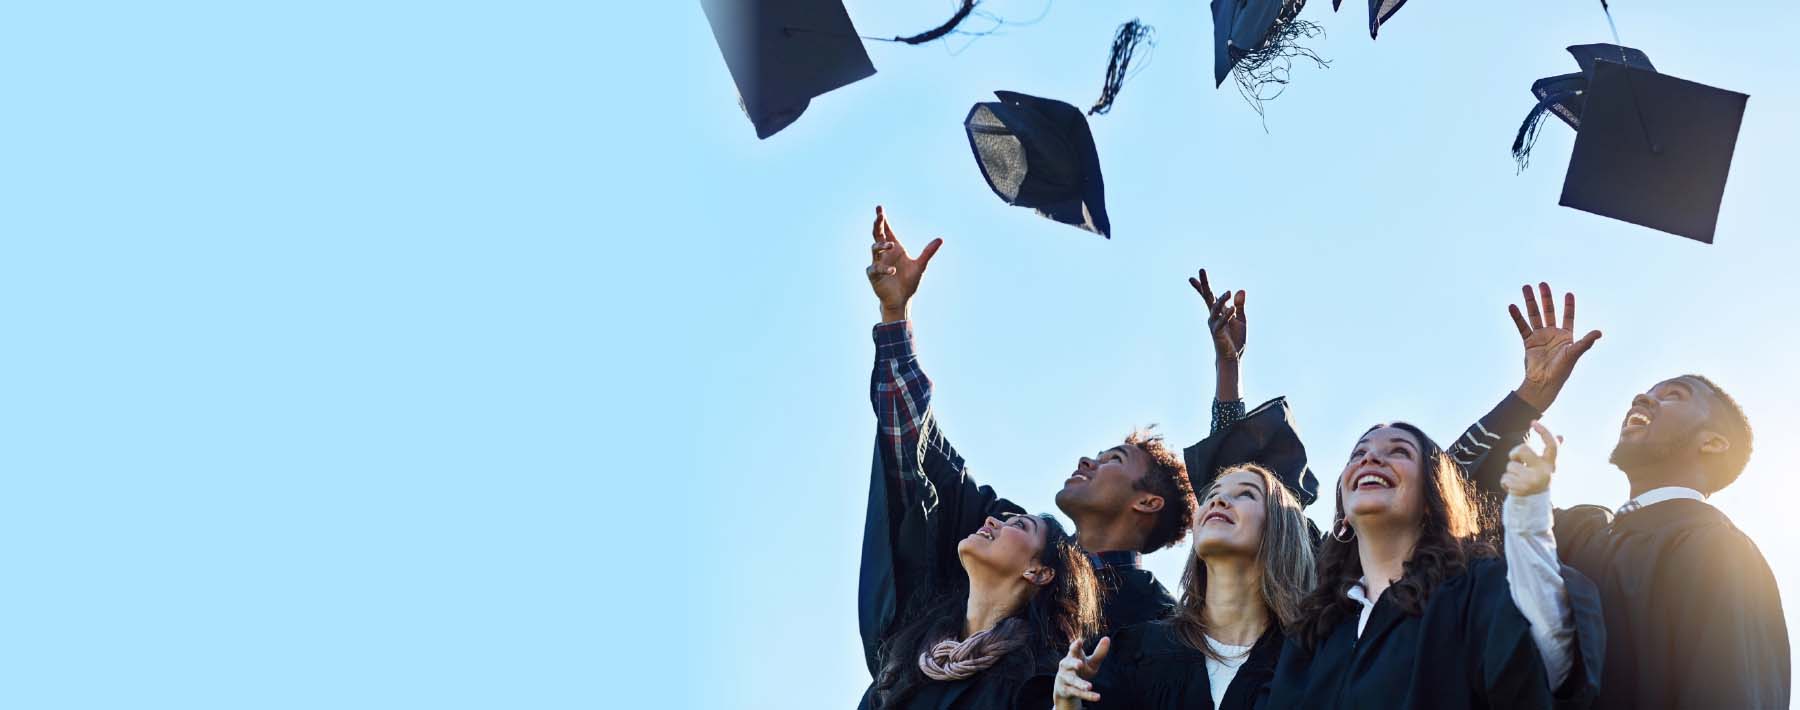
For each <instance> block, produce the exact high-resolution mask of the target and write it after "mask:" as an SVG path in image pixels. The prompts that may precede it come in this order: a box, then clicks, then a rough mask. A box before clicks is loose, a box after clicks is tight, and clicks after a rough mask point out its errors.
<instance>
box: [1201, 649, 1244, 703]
mask: <svg viewBox="0 0 1800 710" xmlns="http://www.w3.org/2000/svg"><path fill="white" fill-rule="evenodd" d="M1206 645H1208V646H1211V647H1212V650H1213V653H1217V654H1219V655H1220V656H1223V657H1224V658H1225V660H1222V661H1221V660H1216V659H1214V658H1212V657H1210V656H1208V657H1207V659H1206V683H1207V685H1208V686H1210V687H1211V689H1212V699H1213V707H1215V708H1216V707H1219V706H1220V705H1221V704H1223V703H1224V702H1225V690H1226V689H1227V688H1229V687H1231V679H1232V678H1236V677H1237V672H1238V669H1239V668H1242V667H1243V666H1244V661H1247V660H1249V659H1250V648H1251V647H1250V646H1233V645H1231V644H1228V643H1219V640H1218V639H1215V638H1213V637H1211V636H1208V637H1206Z"/></svg>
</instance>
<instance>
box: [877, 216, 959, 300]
mask: <svg viewBox="0 0 1800 710" xmlns="http://www.w3.org/2000/svg"><path fill="white" fill-rule="evenodd" d="M874 238H875V240H874V243H873V244H871V245H870V246H869V251H870V260H869V267H868V268H867V269H865V272H867V273H868V276H869V287H870V288H872V289H874V290H875V298H876V299H878V300H880V301H881V320H882V322H884V323H885V322H892V321H897V320H906V317H907V304H908V303H909V302H911V301H912V297H913V294H914V293H917V292H918V290H919V279H920V278H921V277H923V276H924V275H925V267H926V266H927V265H929V264H930V263H931V257H932V255H934V254H936V253H937V250H938V247H941V246H943V245H944V240H943V239H933V240H931V243H930V244H926V245H925V249H924V250H922V251H920V252H919V255H918V256H917V257H914V256H912V255H910V254H908V253H907V251H906V247H905V246H904V245H902V244H900V238H899V237H898V236H895V235H894V228H893V227H892V226H890V225H889V224H888V221H887V214H886V213H884V212H883V211H882V209H881V206H880V205H877V206H876V207H875V228H874Z"/></svg>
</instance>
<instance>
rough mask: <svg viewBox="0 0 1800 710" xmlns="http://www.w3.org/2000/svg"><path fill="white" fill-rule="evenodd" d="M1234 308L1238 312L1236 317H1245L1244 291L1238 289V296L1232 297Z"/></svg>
mask: <svg viewBox="0 0 1800 710" xmlns="http://www.w3.org/2000/svg"><path fill="white" fill-rule="evenodd" d="M1232 308H1233V309H1234V310H1236V311H1237V313H1236V317H1238V318H1242V317H1244V290H1243V289H1241V288H1240V289H1238V292H1237V295H1235V296H1233V297H1232Z"/></svg>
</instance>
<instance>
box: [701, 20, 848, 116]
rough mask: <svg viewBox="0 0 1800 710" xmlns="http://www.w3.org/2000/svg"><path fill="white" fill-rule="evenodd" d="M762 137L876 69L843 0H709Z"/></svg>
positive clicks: (733, 74)
mask: <svg viewBox="0 0 1800 710" xmlns="http://www.w3.org/2000/svg"><path fill="white" fill-rule="evenodd" d="M701 6H702V7H703V8H704V9H705V10H706V20H707V22H709V23H711V24H712V29H713V37H714V38H715V39H717V40H718V42H719V51H720V52H722V53H723V54H724V55H725V65H726V66H727V67H729V68H730V69H731V79H732V81H734V82H736V83H737V89H738V96H739V97H741V98H742V99H743V102H744V113H747V114H749V115H750V123H752V124H754V125H755V126H756V137H757V138H768V137H769V136H772V135H775V133H776V132H778V131H780V130H781V129H783V128H787V126H788V124H790V123H793V122H794V119H797V118H799V117H800V114H801V113H803V112H805V111H806V106H807V104H808V103H810V102H811V101H812V98H813V97H815V96H819V95H821V94H824V93H825V92H828V91H831V90H832V89H836V88H838V87H840V86H844V85H846V84H850V83H852V82H855V81H858V80H861V79H864V78H867V77H869V76H871V75H873V74H874V73H875V66H874V65H873V64H870V63H869V55H868V53H867V52H865V51H863V45H862V38H861V37H858V36H857V34H856V27H855V26H854V25H851V24H850V15H849V14H848V13H846V12H845V11H844V3H843V2H842V1H841V0H701Z"/></svg>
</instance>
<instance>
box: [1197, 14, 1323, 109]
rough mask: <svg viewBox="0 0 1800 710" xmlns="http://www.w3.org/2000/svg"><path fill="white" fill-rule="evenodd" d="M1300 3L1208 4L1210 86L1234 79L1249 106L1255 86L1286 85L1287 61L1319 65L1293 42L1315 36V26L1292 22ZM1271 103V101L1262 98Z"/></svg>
mask: <svg viewBox="0 0 1800 710" xmlns="http://www.w3.org/2000/svg"><path fill="white" fill-rule="evenodd" d="M1305 6H1306V0H1212V14H1213V86H1214V87H1215V88H1216V87H1218V86H1220V85H1222V84H1224V83H1225V77H1227V76H1231V75H1233V74H1235V75H1236V76H1237V78H1238V86H1239V88H1240V89H1241V90H1242V91H1243V93H1244V95H1245V96H1246V97H1247V98H1250V99H1251V100H1252V103H1255V102H1256V101H1257V100H1260V99H1261V98H1264V97H1262V96H1261V91H1260V87H1262V86H1263V85H1266V84H1286V83H1287V68H1288V65H1289V62H1288V61H1287V60H1289V59H1290V58H1292V57H1305V58H1308V59H1311V60H1313V61H1314V62H1317V63H1318V64H1319V65H1321V66H1323V65H1324V64H1325V61H1324V60H1323V59H1320V58H1319V56H1318V55H1317V54H1314V53H1313V52H1312V50H1309V49H1306V48H1304V47H1300V46H1298V45H1297V44H1296V42H1297V41H1298V40H1299V39H1301V38H1303V37H1312V36H1315V35H1317V34H1319V32H1320V28H1319V26H1318V25H1316V24H1313V23H1311V22H1306V21H1304V20H1300V19H1297V18H1298V16H1299V14H1300V10H1301V9H1302V8H1304V7H1305ZM1268 98H1273V97H1268Z"/></svg>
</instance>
